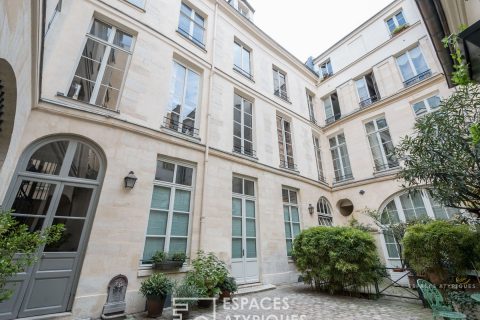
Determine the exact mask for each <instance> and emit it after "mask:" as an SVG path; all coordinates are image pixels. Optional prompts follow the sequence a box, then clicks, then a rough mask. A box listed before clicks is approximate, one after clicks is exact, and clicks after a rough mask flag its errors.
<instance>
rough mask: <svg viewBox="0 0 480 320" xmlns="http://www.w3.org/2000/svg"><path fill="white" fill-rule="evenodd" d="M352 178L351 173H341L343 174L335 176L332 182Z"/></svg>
mask: <svg viewBox="0 0 480 320" xmlns="http://www.w3.org/2000/svg"><path fill="white" fill-rule="evenodd" d="M352 179H353V175H352V174H351V173H349V174H346V175H343V176H338V177H335V180H334V182H335V183H339V182H343V181H347V180H352Z"/></svg>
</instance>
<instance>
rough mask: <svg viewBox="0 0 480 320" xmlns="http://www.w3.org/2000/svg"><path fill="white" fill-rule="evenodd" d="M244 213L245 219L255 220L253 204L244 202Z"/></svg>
mask: <svg viewBox="0 0 480 320" xmlns="http://www.w3.org/2000/svg"><path fill="white" fill-rule="evenodd" d="M245 213H246V217H247V218H255V202H254V201H250V200H246V201H245Z"/></svg>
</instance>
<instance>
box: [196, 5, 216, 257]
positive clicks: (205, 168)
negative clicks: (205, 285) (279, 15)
mask: <svg viewBox="0 0 480 320" xmlns="http://www.w3.org/2000/svg"><path fill="white" fill-rule="evenodd" d="M217 18H218V0H216V1H215V13H214V19H213V39H212V64H211V66H210V75H209V79H208V97H207V106H206V107H207V121H206V123H205V156H204V159H203V183H202V198H201V202H202V203H201V212H200V230H199V234H198V237H199V242H198V248H199V249H203V243H204V240H203V237H204V234H205V228H206V226H205V220H206V215H205V212H206V211H207V204H206V191H205V189H206V188H207V176H208V156H209V154H208V153H209V148H210V145H209V141H208V136H209V135H208V124H209V122H210V104H211V101H212V92H213V76H214V74H215V46H216V41H217V39H216V38H217Z"/></svg>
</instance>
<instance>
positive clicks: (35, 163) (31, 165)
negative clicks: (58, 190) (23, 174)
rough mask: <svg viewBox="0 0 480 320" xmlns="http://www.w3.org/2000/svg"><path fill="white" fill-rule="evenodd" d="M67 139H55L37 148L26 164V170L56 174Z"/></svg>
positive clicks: (60, 165) (66, 145)
mask: <svg viewBox="0 0 480 320" xmlns="http://www.w3.org/2000/svg"><path fill="white" fill-rule="evenodd" d="M67 147H68V141H56V142H51V143H49V144H47V145H44V146H42V147H41V148H39V149H38V150H37V151H35V153H34V154H33V155H32V157H31V158H30V160H29V161H28V164H27V168H26V170H27V171H30V172H35V173H43V174H54V175H58V174H59V173H60V169H61V167H62V162H63V158H64V157H65V152H66V151H67Z"/></svg>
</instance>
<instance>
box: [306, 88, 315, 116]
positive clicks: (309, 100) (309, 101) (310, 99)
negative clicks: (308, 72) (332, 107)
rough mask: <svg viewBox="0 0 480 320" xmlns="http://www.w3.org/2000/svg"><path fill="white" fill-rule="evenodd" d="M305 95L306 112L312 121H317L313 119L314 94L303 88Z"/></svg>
mask: <svg viewBox="0 0 480 320" xmlns="http://www.w3.org/2000/svg"><path fill="white" fill-rule="evenodd" d="M305 91H306V95H307V107H308V114H309V116H310V121H312V122H313V123H317V120H316V119H315V104H314V102H313V99H315V95H314V94H312V93H311V92H310V91H309V90H308V89H306V90H305Z"/></svg>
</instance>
